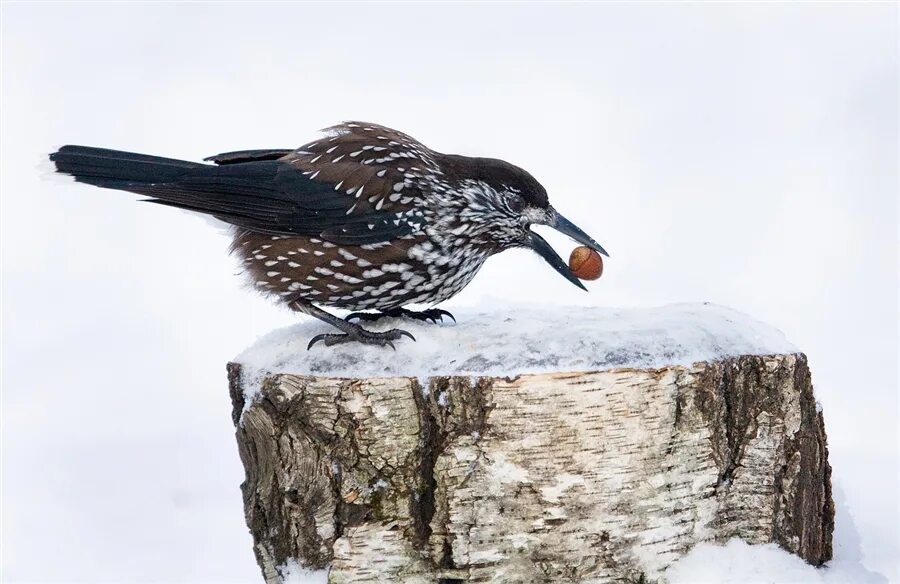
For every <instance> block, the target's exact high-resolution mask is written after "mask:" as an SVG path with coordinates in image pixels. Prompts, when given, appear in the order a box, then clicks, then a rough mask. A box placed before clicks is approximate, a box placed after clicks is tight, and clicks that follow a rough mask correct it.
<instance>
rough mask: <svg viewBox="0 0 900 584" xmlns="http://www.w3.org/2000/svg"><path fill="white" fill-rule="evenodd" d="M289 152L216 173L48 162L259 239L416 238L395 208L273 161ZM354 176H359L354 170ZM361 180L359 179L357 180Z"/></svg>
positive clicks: (101, 152)
mask: <svg viewBox="0 0 900 584" xmlns="http://www.w3.org/2000/svg"><path fill="white" fill-rule="evenodd" d="M291 152H293V151H285V150H266V151H259V150H257V151H245V152H238V153H225V154H220V155H217V156H214V157H212V158H211V159H212V160H213V161H214V162H216V163H217V164H219V166H212V165H208V164H199V163H195V162H187V161H182V160H174V159H169V158H161V157H157V156H148V155H144V154H134V153H130V152H120V151H116V150H106V149H100V148H89V147H84V146H64V147H63V148H61V149H60V150H59V151H58V152H55V153H54V154H51V155H50V159H51V160H52V161H53V162H54V163H55V164H56V168H57V171H58V172H61V173H65V174H69V175H72V176H73V177H75V180H76V181H79V182H83V183H87V184H92V185H95V186H98V187H102V188H110V189H118V190H124V191H129V192H133V193H137V194H140V195H144V196H146V197H149V199H146V200H147V201H150V202H153V203H156V204H160V205H166V206H171V207H178V208H182V209H188V210H191V211H198V212H201V213H207V214H210V215H213V216H215V217H217V218H219V219H221V220H223V221H226V222H228V223H231V224H234V225H237V226H239V227H243V228H245V229H249V230H252V231H256V232H259V233H265V234H271V235H285V236H290V235H307V236H321V237H322V238H323V239H326V240H332V241H334V242H335V243H346V244H351V243H352V244H357V245H360V244H366V243H376V242H381V241H387V240H390V239H393V238H395V237H398V236H400V235H404V234H407V233H409V232H410V231H411V229H410V227H409V226H408V225H407V224H406V223H405V222H404V221H402V220H401V219H400V217H399V215H398V214H397V213H396V211H397V210H396V209H395V210H394V212H391V211H390V210H389V209H383V210H377V209H375V208H374V206H373V205H371V204H369V203H368V201H362V202H361V201H360V200H359V197H354V195H353V194H348V193H347V191H346V190H345V189H344V188H340V187H341V185H340V183H339V181H331V182H325V181H322V180H314V179H313V178H312V177H311V176H310V175H312V174H313V172H314V171H310V170H304V168H303V167H302V166H301V165H298V164H296V163H292V162H291V161H275V160H274V159H280V158H282V157H283V156H284V155H285V154H287V153H291ZM350 170H351V172H350V173H349V174H350V175H354V174H355V173H354V172H352V171H353V170H354V169H350ZM368 170H371V169H367V171H368ZM323 178H324V177H323ZM363 178H365V177H363V176H357V177H356V180H361V179H363ZM336 187H337V188H336Z"/></svg>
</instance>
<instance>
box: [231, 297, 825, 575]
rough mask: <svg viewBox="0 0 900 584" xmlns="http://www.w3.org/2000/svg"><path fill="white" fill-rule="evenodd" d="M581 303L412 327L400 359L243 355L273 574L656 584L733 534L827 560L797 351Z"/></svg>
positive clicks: (260, 512)
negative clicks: (302, 570) (558, 312)
mask: <svg viewBox="0 0 900 584" xmlns="http://www.w3.org/2000/svg"><path fill="white" fill-rule="evenodd" d="M578 310H579V315H578V316H579V317H578V322H577V323H573V321H572V320H571V317H563V316H554V315H552V314H550V315H548V314H545V313H537V312H535V311H530V312H529V311H523V310H519V311H517V313H516V314H517V317H516V318H514V319H512V321H505V320H503V318H505V317H503V316H498V315H496V314H494V315H490V314H487V315H486V314H472V315H464V314H459V315H457V316H458V317H459V318H460V321H461V324H460V325H458V326H456V327H451V326H448V327H433V328H431V329H429V328H427V327H424V326H421V325H415V324H411V323H409V322H406V321H404V322H403V323H402V325H403V327H404V328H408V329H410V330H412V332H413V334H414V335H415V336H416V338H417V339H419V343H417V344H416V345H417V346H413V345H412V344H411V343H410V344H404V345H403V346H398V351H397V353H396V354H395V353H393V352H390V351H389V350H387V351H385V350H382V349H376V348H363V349H360V348H358V347H356V348H354V347H338V348H337V349H338V350H337V351H335V348H334V347H329V348H324V350H322V351H316V350H313V351H310V352H309V353H306V352H305V351H303V349H301V347H300V345H301V344H302V343H305V341H306V340H307V339H308V338H309V336H310V335H311V334H314V333H315V332H317V331H318V327H317V326H315V325H302V326H298V327H294V328H292V329H288V330H285V331H279V332H277V333H274V334H273V335H271V336H270V337H268V338H266V339H263V340H262V341H261V342H260V343H258V344H257V345H256V346H255V347H253V348H251V349H250V350H248V351H247V352H245V353H244V354H243V355H241V356H240V357H239V358H238V359H236V361H235V362H234V363H230V364H229V366H228V370H229V380H230V384H231V396H232V399H233V403H234V411H235V417H234V419H235V423H236V427H237V441H238V447H239V451H240V456H241V460H242V461H243V464H244V467H245V469H246V481H245V482H244V484H243V485H242V490H243V496H244V504H245V512H246V519H247V525H248V526H249V528H250V531H251V533H252V535H253V539H254V546H255V552H256V556H257V560H258V562H259V564H260V567H261V569H262V572H263V575H264V577H265V580H266V582H270V583H275V582H279V581H280V576H279V566H283V565H285V564H286V563H288V562H292V561H296V562H298V563H299V564H300V565H302V566H305V567H307V568H310V569H328V570H329V572H328V581H329V582H330V583H362V582H391V583H394V582H396V583H409V584H413V583H423V584H424V583H435V582H438V583H445V584H451V583H475V582H497V583H507V582H508V583H525V582H529V583H531V582H547V583H551V582H553V583H555V582H584V583H587V582H591V583H602V582H635V583H637V582H663V581H664V571H665V569H666V567H667V566H668V565H670V564H671V563H672V562H674V561H675V560H676V559H678V558H679V557H681V556H682V555H684V554H685V553H687V551H688V550H690V548H691V547H692V546H694V545H695V544H697V543H698V542H703V541H717V542H724V541H725V540H728V539H730V538H732V537H739V538H742V539H744V540H746V541H748V542H750V543H768V542H777V543H778V544H779V545H780V546H781V547H783V548H784V549H786V550H788V551H790V552H793V553H795V554H797V555H799V556H800V557H802V558H803V559H805V560H807V561H808V562H810V563H812V564H815V565H820V564H822V563H823V562H825V561H827V560H828V559H830V558H831V551H832V550H831V534H832V529H833V525H834V508H833V502H832V498H831V482H830V473H831V469H830V467H829V465H828V460H827V446H826V439H825V431H824V425H823V420H822V414H821V412H819V411H818V409H817V406H816V402H815V399H814V396H813V389H812V385H811V382H810V372H809V369H808V367H807V360H806V357H805V356H804V355H803V354H802V353H799V352H797V351H796V350H793V348H792V347H790V346H789V345H788V344H787V342H786V341H784V338H783V336H781V335H780V333H778V332H777V331H775V330H774V329H770V328H768V327H765V325H761V324H760V323H758V322H756V321H752V320H751V319H749V318H748V317H746V316H744V315H741V314H739V313H736V312H734V311H730V310H727V309H724V308H721V307H714V306H710V305H679V306H675V307H664V308H662V309H654V310H644V311H609V310H600V309H578ZM567 313H571V311H567ZM490 319H493V321H494V325H491V321H490ZM498 322H499V323H501V324H496V323H498ZM467 323H472V324H467ZM504 323H505V324H504ZM536 323H537V324H536ZM398 324H399V323H398V322H396V321H395V322H385V323H382V325H383V326H384V328H387V327H394V326H398ZM546 325H549V326H546ZM573 329H574V331H575V335H574V336H570V335H571V331H572V330H573ZM516 331H518V332H516ZM566 331H570V332H569V333H568V334H567V333H566ZM585 335H587V336H585ZM592 335H593V336H592ZM428 339H430V340H428ZM500 341H502V342H500ZM304 348H305V347H304ZM410 352H411V354H409V353H410ZM698 357H702V358H698ZM404 369H406V370H407V374H406V375H403V374H402V373H403V370H404ZM441 370H443V371H444V372H445V374H437V372H438V371H441ZM354 371H355V372H356V373H355V374H354ZM423 371H424V372H425V374H424V375H423Z"/></svg>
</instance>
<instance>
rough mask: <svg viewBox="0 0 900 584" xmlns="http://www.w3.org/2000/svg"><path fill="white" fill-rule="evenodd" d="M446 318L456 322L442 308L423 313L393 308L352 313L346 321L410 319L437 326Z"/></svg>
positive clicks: (429, 309) (426, 310)
mask: <svg viewBox="0 0 900 584" xmlns="http://www.w3.org/2000/svg"><path fill="white" fill-rule="evenodd" d="M445 316H447V317H449V318H451V319H453V322H454V323H455V322H456V317H455V316H453V315H452V314H450V313H449V312H447V311H446V310H441V309H440V308H427V309H425V310H421V311H416V310H407V309H406V308H393V309H391V310H384V311H379V312H352V313H350V314H348V315H347V316H345V317H344V320H346V321H347V322H350V321H351V320H353V319H357V320H360V321H366V322H371V321H375V320H381V319H382V318H409V319H412V320H421V321H423V322H432V323H435V324H436V323H438V322H443V321H444V317H445Z"/></svg>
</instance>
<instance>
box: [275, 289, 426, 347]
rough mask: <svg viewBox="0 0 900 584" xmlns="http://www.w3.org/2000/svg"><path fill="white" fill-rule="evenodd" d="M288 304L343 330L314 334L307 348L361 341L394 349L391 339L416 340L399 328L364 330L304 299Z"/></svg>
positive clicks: (365, 343) (293, 308) (298, 310)
mask: <svg viewBox="0 0 900 584" xmlns="http://www.w3.org/2000/svg"><path fill="white" fill-rule="evenodd" d="M288 306H290V307H291V309H292V310H296V311H297V312H302V313H304V314H308V315H310V316H313V317H315V318H318V319H319V320H321V321H323V322H327V323H328V324H330V325H331V326H333V327H335V328H337V329H340V330H341V331H343V332H340V333H323V334H321V335H316V336H314V337H313V338H312V340H310V341H309V345H307V347H306V349H307V350H309V349H310V348H311V347H312V346H313V345H315V344H316V343H318V342H319V341H322V342H323V343H325V345H326V346H331V345H340V344H342V343H362V344H364V345H378V346H379V347H384V346H388V347H390V348H392V349H395V348H396V347H394V343H393V341H396V340H399V339H401V338H403V337H409V338H411V339H412V340H414V341H415V340H416V338H415V337H414V336H412V335H411V334H410V333H409V332H407V331H404V330H401V329H391V330H389V331H384V332H375V331H369V330H366V329H364V328H363V327H361V326H359V325H358V324H355V323H352V322H347V321H346V320H344V319H342V318H338V317H336V316H334V315H333V314H329V313H327V312H325V311H324V310H322V309H321V308H319V307H317V306H314V305H312V304H311V303H310V302H307V301H306V300H300V299H295V300H292V301H290V302H289V303H288Z"/></svg>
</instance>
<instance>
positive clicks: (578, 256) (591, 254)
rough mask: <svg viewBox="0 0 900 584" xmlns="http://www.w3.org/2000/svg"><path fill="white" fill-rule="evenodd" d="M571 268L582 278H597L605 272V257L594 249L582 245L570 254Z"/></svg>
mask: <svg viewBox="0 0 900 584" xmlns="http://www.w3.org/2000/svg"><path fill="white" fill-rule="evenodd" d="M569 269H570V270H572V273H573V274H575V275H576V276H578V278H579V279H580V280H596V279H597V278H599V277H600V275H601V274H603V258H602V257H601V256H600V254H599V253H597V252H596V251H594V250H593V249H591V248H589V247H585V246H583V245H580V246H578V247H576V248H575V249H573V250H572V253H571V254H570V255H569Z"/></svg>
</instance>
